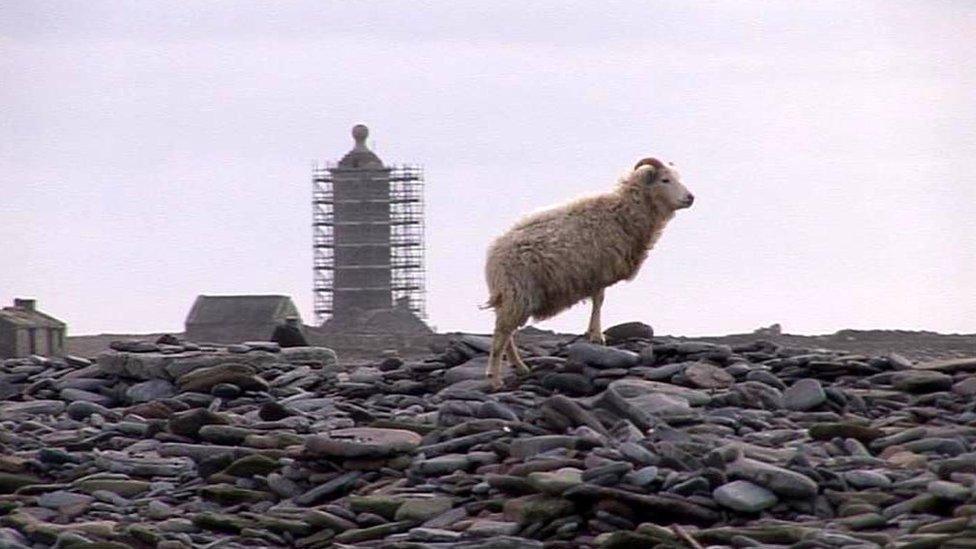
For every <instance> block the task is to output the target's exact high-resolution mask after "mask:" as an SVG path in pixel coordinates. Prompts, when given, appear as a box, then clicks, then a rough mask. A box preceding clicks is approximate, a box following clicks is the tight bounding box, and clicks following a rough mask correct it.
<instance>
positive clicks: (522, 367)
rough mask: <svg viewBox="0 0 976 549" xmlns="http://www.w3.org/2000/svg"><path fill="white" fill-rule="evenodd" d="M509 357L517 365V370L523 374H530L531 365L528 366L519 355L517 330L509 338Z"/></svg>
mask: <svg viewBox="0 0 976 549" xmlns="http://www.w3.org/2000/svg"><path fill="white" fill-rule="evenodd" d="M508 358H509V360H511V361H512V364H514V365H515V370H516V371H517V372H518V374H519V375H521V376H526V375H529V367H528V366H526V364H525V361H523V360H522V357H520V356H519V352H518V346H517V345H516V344H515V332H512V335H511V336H510V337H509V338H508Z"/></svg>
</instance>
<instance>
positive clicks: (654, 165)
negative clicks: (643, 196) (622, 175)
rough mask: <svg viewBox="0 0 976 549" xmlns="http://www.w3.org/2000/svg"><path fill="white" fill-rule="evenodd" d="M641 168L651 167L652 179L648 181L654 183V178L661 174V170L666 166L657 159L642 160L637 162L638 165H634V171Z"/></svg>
mask: <svg viewBox="0 0 976 549" xmlns="http://www.w3.org/2000/svg"><path fill="white" fill-rule="evenodd" d="M641 166H650V167H651V173H650V177H649V179H648V181H647V182H648V183H650V182H652V181H654V177H655V176H656V175H657V174H658V172H660V170H661V168H663V167H664V164H663V163H662V162H661V161H660V160H658V159H657V158H642V159H641V160H640V161H639V162H637V164H635V165H634V170H637V169H638V168H640V167H641Z"/></svg>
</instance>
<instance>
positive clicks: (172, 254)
mask: <svg viewBox="0 0 976 549" xmlns="http://www.w3.org/2000/svg"><path fill="white" fill-rule="evenodd" d="M974 36H976V4H974V3H973V2H970V1H958V2H945V1H935V0H921V1H918V2H895V1H879V2H869V1H862V2H849V1H846V0H845V1H837V2H830V1H816V2H813V1H811V2H754V1H741V0H740V1H737V2H717V3H712V2H696V3H690V2H684V1H675V2H646V1H634V2H589V1H586V2H549V3H543V2H532V3H526V2H522V1H513V2H498V1H492V2H474V1H470V2H468V1H460V2H459V1H454V0H451V1H444V2H423V3H417V2H399V1H391V2H378V1H370V2H342V3H340V2H320V1H310V2H238V1H234V2H216V1H208V2H185V3H184V2H173V1H169V0H167V1H165V2H118V3H116V2H99V1H87V0H86V1H79V2H60V1H59V2H39V1H22V2H4V3H2V4H0V246H2V247H0V301H2V302H3V304H9V302H10V301H11V300H12V299H13V298H14V297H19V296H23V297H36V298H37V299H38V300H39V306H40V308H41V309H43V310H44V311H47V312H49V313H51V314H54V315H55V316H58V317H60V318H62V319H64V320H65V321H67V322H68V324H69V331H70V333H73V334H89V333H99V332H114V333H138V332H150V331H179V330H181V329H182V323H183V320H184V318H185V316H186V313H187V312H188V310H189V307H190V305H191V303H192V302H193V299H194V297H195V296H196V295H197V294H249V293H280V294H287V295H290V296H291V297H292V298H293V299H294V300H295V302H296V303H297V304H298V306H299V308H300V309H301V311H302V313H303V316H304V318H305V320H306V321H308V322H311V319H312V312H311V304H312V293H311V285H312V271H311V263H312V253H311V227H310V222H311V207H310V194H311V183H310V166H311V164H312V162H313V161H316V160H318V161H325V160H337V159H338V158H340V157H341V156H342V155H343V154H344V153H345V152H346V151H347V150H348V149H350V148H351V146H352V140H351V138H350V135H349V130H350V128H351V127H352V125H353V124H356V123H365V124H367V125H368V126H369V127H370V129H371V137H370V145H371V146H372V147H373V148H374V150H375V151H376V152H377V153H378V154H379V155H380V157H381V158H382V159H383V160H384V161H385V162H387V163H401V162H411V163H420V164H423V165H424V166H425V168H426V173H427V195H426V197H427V209H428V219H427V242H428V248H427V270H428V280H427V283H428V288H429V293H428V311H429V315H430V318H429V321H430V323H431V324H432V325H434V326H436V327H437V328H438V329H439V330H441V331H448V330H467V331H479V332H485V331H488V330H489V329H490V327H491V323H492V317H491V313H490V311H479V310H478V309H477V305H478V304H480V303H483V302H484V301H485V299H486V289H485V283H484V277H483V274H482V273H483V264H484V254H485V248H486V246H487V245H488V243H489V242H490V240H491V239H492V238H493V237H494V236H495V235H497V234H500V233H501V232H502V231H504V230H505V229H506V228H507V227H508V226H510V225H511V224H512V223H513V222H515V221H516V220H517V219H518V218H519V217H520V216H521V215H522V214H524V213H526V212H530V211H533V210H536V209H539V208H541V207H544V206H546V205H549V204H553V203H558V202H561V201H564V200H566V199H569V198H572V197H574V196H577V195H580V194H584V193H596V192H603V191H605V190H609V189H610V188H611V187H612V185H613V184H614V183H615V181H616V178H617V176H618V175H619V174H620V173H621V172H622V171H623V170H625V169H626V168H628V167H629V166H631V165H633V163H634V161H636V160H637V159H639V158H641V157H645V156H656V157H659V158H662V159H664V160H667V161H672V162H674V163H675V164H677V165H678V166H679V168H680V169H681V171H682V174H683V177H684V182H685V184H686V185H687V186H688V188H689V189H690V190H691V191H692V192H693V193H694V194H695V196H696V202H695V205H694V207H692V208H691V209H689V210H685V211H682V212H680V213H679V215H678V216H677V218H676V219H675V220H674V221H673V222H672V223H671V224H670V225H669V226H668V228H667V230H666V231H665V233H664V236H663V238H662V239H661V241H660V242H659V244H658V246H657V247H656V249H655V250H654V251H652V253H651V255H650V257H649V260H648V262H647V263H646V264H645V266H644V268H643V269H642V271H641V273H640V274H639V276H638V277H637V279H636V280H635V281H633V282H630V283H621V284H619V285H617V286H614V287H613V288H611V289H610V290H609V291H608V292H607V300H606V304H605V306H604V325H605V326H609V325H610V324H612V323H615V322H622V321H628V320H642V321H645V322H648V323H650V324H652V325H653V326H655V328H656V329H657V331H658V332H659V333H671V334H686V335H701V334H719V333H728V332H742V331H751V330H752V329H754V328H756V327H759V326H761V325H768V324H771V323H773V322H780V323H782V325H783V328H784V330H786V331H788V332H791V333H825V332H833V331H835V330H838V329H841V328H903V329H930V330H937V331H942V332H969V333H971V332H976V176H974V173H976V101H974V99H973V97H974V95H973V94H974V91H973V90H974V89H976V63H974V62H973V60H974V59H976V40H974V39H973V37H974ZM587 315H588V306H587V305H579V306H577V307H575V308H573V309H572V310H570V311H568V312H566V313H563V314H562V315H560V316H558V317H556V318H555V319H552V320H550V321H547V322H544V323H541V324H539V327H542V328H549V329H556V330H561V331H569V332H580V331H582V330H583V329H584V327H585V324H586V317H587Z"/></svg>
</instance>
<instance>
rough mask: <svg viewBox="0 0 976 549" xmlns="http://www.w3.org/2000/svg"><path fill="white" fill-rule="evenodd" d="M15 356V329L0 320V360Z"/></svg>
mask: <svg viewBox="0 0 976 549" xmlns="http://www.w3.org/2000/svg"><path fill="white" fill-rule="evenodd" d="M16 356H17V329H16V328H15V327H14V326H12V325H11V324H10V323H7V322H4V321H2V320H0V358H14V357H16Z"/></svg>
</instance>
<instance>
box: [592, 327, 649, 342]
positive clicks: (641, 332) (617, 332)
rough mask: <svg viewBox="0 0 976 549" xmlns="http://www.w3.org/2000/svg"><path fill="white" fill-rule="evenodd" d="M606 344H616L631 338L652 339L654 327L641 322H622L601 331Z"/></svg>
mask: <svg viewBox="0 0 976 549" xmlns="http://www.w3.org/2000/svg"><path fill="white" fill-rule="evenodd" d="M603 336H604V337H605V338H606V340H607V345H618V344H620V343H623V342H625V341H628V340H631V339H646V340H651V339H654V328H651V327H650V326H649V325H647V324H644V323H643V322H624V323H623V324H617V325H615V326H611V327H609V328H607V329H606V330H604V331H603Z"/></svg>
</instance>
